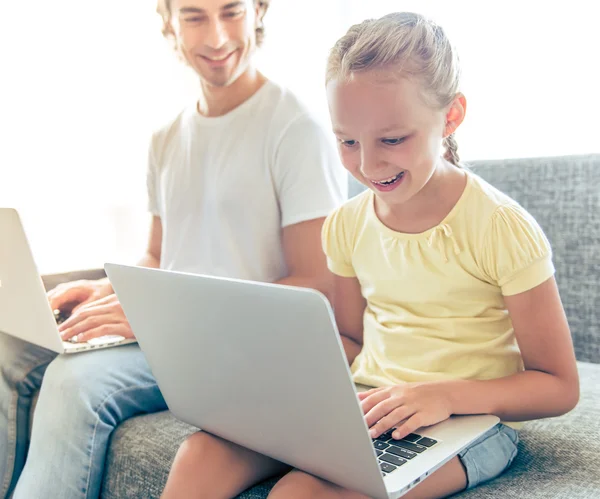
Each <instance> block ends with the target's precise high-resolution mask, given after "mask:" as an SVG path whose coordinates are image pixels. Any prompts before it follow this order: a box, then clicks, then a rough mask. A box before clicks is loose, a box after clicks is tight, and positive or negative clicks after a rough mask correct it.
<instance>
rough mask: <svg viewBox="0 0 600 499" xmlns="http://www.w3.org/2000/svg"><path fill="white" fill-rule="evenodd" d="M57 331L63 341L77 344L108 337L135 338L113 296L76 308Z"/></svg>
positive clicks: (119, 305)
mask: <svg viewBox="0 0 600 499" xmlns="http://www.w3.org/2000/svg"><path fill="white" fill-rule="evenodd" d="M58 330H59V331H60V333H61V336H62V339H63V340H71V341H76V342H77V343H83V342H86V341H89V340H91V339H92V338H100V337H101V336H109V335H116V336H123V337H124V338H135V336H134V335H133V331H132V330H131V327H130V326H129V322H127V319H126V318H125V314H124V313H123V309H122V308H121V304H120V303H119V300H118V299H117V296H116V295H115V294H112V295H109V296H107V297H105V298H102V299H100V300H96V301H94V302H91V303H88V304H86V305H84V306H82V307H80V308H78V309H77V310H76V311H75V312H74V313H73V315H71V317H69V318H68V319H67V320H66V321H65V322H63V323H62V324H61V325H60V326H59V328H58ZM72 338H75V340H72Z"/></svg>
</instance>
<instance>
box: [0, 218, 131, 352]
mask: <svg viewBox="0 0 600 499" xmlns="http://www.w3.org/2000/svg"><path fill="white" fill-rule="evenodd" d="M0 331H1V332H3V333H6V334H9V335H11V336H15V337H17V338H20V339H22V340H25V341H28V342H30V343H33V344H35V345H38V346H41V347H44V348H47V349H49V350H52V351H54V352H57V353H76V352H84V351H88V350H91V349H96V348H107V347H111V346H117V345H124V344H126V343H131V342H134V341H135V340H131V339H125V338H123V337H122V336H105V337H102V338H96V339H93V340H90V341H89V342H84V343H72V342H70V341H63V340H62V338H61V337H60V333H59V332H58V325H57V323H56V317H55V314H54V312H53V310H52V309H51V308H50V303H49V302H48V298H47V295H46V290H45V288H44V284H43V282H42V278H41V276H40V275H39V273H38V270H37V267H36V265H35V261H34V259H33V255H32V253H31V249H30V247H29V244H28V241H27V237H26V235H25V231H24V230H23V225H22V223H21V219H20V217H19V214H18V213H17V211H16V210H14V209H12V208H0Z"/></svg>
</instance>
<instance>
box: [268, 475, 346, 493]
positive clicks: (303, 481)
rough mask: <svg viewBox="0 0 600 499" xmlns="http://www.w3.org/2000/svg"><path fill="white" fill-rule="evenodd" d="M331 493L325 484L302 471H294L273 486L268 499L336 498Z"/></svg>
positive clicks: (331, 490)
mask: <svg viewBox="0 0 600 499" xmlns="http://www.w3.org/2000/svg"><path fill="white" fill-rule="evenodd" d="M332 492H333V489H332V488H331V486H329V485H328V484H327V482H324V481H323V480H321V479H320V478H316V477H314V476H312V475H309V474H308V473H304V472H303V471H298V470H294V471H290V472H289V473H288V474H287V475H285V476H284V477H283V478H282V479H281V480H279V482H277V484H275V487H273V490H271V493H270V494H269V498H268V499H296V498H298V499H301V498H306V497H311V498H315V499H317V498H325V497H336V496H335V495H331V493H332Z"/></svg>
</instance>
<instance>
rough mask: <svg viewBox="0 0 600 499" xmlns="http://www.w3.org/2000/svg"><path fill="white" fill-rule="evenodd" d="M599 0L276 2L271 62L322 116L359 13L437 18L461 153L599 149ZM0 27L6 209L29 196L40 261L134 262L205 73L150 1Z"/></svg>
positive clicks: (13, 9) (81, 0)
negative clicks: (184, 54)
mask: <svg viewBox="0 0 600 499" xmlns="http://www.w3.org/2000/svg"><path fill="white" fill-rule="evenodd" d="M597 5H598V2H596V1H590V0H571V1H569V2H556V3H552V2H542V1H535V0H520V1H514V0H504V1H502V2H493V3H492V2H471V1H464V0H463V1H461V0H456V1H453V2H448V1H447V0H435V1H434V0H431V1H427V0H420V1H416V0H403V1H400V0H368V1H367V0H302V1H298V0H272V7H271V10H270V11H269V13H268V15H267V17H266V28H267V36H268V38H267V43H266V45H265V47H264V49H263V50H262V52H261V54H260V56H259V63H260V67H261V68H262V69H263V71H264V72H265V73H266V74H267V75H268V76H270V77H272V78H273V79H275V80H277V81H279V82H280V83H282V84H284V85H287V86H289V87H290V88H291V89H292V90H294V91H295V92H296V93H297V94H298V95H300V97H301V98H302V99H303V100H305V101H306V102H307V103H308V104H309V105H311V106H312V107H313V108H314V110H315V112H316V113H318V114H319V116H320V117H321V118H322V119H323V120H324V121H325V122H326V121H327V119H328V118H327V107H326V102H325V97H324V90H323V72H324V65H325V59H326V56H327V50H328V49H329V47H330V46H331V45H332V44H333V43H334V41H335V40H336V39H337V38H338V37H339V36H340V35H341V34H343V33H344V31H345V30H346V28H347V27H348V26H349V25H350V24H351V23H354V22H359V21H361V20H362V19H364V18H366V17H377V16H380V15H383V14H385V13H387V12H390V11H393V10H414V11H418V12H422V13H425V14H428V15H430V16H432V17H434V18H435V19H436V20H437V21H438V22H440V24H442V25H443V26H444V27H445V28H446V30H447V31H448V32H449V34H450V36H451V38H452V39H453V41H454V43H455V44H456V45H457V46H458V49H459V53H460V56H461V60H462V66H463V74H464V78H463V91H464V93H465V94H466V95H467V98H468V102H469V106H468V116H467V120H466V122H465V124H464V125H463V127H462V129H461V130H460V134H459V137H458V138H459V151H460V152H461V155H462V157H463V158H464V159H467V160H468V159H483V158H490V159H491V158H507V157H525V156H551V155H563V154H583V153H589V152H598V151H600V147H599V145H598V144H599V132H600V126H599V125H598V117H599V116H600V98H599V92H600V77H599V74H600V70H599V69H598V66H599V61H600V54H599V52H600V36H599V35H598V33H599V32H600V30H599V29H598V13H599V11H600V8H599V7H597ZM2 19H3V27H2V30H0V206H14V207H17V208H18V209H19V210H20V211H21V214H22V217H23V220H24V223H25V226H26V230H27V233H28V235H29V238H30V242H31V245H32V247H33V251H34V254H35V257H36V260H37V262H38V266H39V268H40V271H41V272H53V271H62V270H69V269H75V268H85V267H90V266H94V267H97V266H101V265H102V264H103V263H104V262H105V261H122V262H135V261H136V260H137V259H138V258H139V256H140V255H141V253H142V251H143V249H144V246H145V242H146V234H147V227H148V218H147V215H146V214H145V204H146V199H145V195H146V194H145V167H146V164H145V161H146V151H147V145H148V139H149V136H150V133H151V132H152V130H153V129H155V128H156V127H158V126H160V125H161V124H162V123H164V122H165V121H166V120H168V119H169V118H170V117H172V116H173V115H174V114H175V113H176V112H177V111H178V110H179V108H180V107H181V106H183V105H185V104H186V103H189V102H192V101H193V99H194V95H195V92H196V87H197V85H196V81H195V78H194V76H193V75H192V74H190V73H189V72H188V71H187V70H186V69H185V68H183V67H181V66H180V65H179V63H177V62H176V60H175V57H174V56H173V54H172V53H171V51H170V49H169V47H168V46H167V45H166V43H165V42H164V40H163V39H162V37H161V35H160V30H159V28H160V23H159V18H158V16H157V15H156V14H155V13H154V1H153V0H125V1H123V0H105V1H103V2H91V1H89V0H28V1H27V2H18V1H16V0H9V1H7V2H4V5H3V7H2Z"/></svg>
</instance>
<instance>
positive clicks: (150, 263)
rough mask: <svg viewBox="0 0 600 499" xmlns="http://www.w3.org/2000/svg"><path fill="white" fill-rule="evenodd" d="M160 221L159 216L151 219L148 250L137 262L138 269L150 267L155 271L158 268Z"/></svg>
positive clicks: (161, 233)
mask: <svg viewBox="0 0 600 499" xmlns="http://www.w3.org/2000/svg"><path fill="white" fill-rule="evenodd" d="M162 235H163V230H162V221H161V220H160V217H159V216H156V215H154V216H153V217H152V223H151V225H150V237H149V238H148V249H147V250H146V254H145V255H144V256H143V257H142V258H141V260H140V261H139V262H138V265H139V266H140V267H151V268H154V269H157V268H159V267H160V251H161V246H162Z"/></svg>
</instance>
